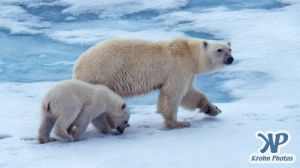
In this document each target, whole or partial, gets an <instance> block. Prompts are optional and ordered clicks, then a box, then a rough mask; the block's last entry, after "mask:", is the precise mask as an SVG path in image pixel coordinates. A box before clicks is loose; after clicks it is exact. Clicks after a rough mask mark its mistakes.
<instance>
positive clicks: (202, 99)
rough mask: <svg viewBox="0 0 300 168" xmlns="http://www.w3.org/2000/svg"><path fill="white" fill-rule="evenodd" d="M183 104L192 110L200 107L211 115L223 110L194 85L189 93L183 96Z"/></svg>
mask: <svg viewBox="0 0 300 168" xmlns="http://www.w3.org/2000/svg"><path fill="white" fill-rule="evenodd" d="M181 105H182V106H183V107H185V108H188V109H191V110H194V109H196V108H200V109H201V111H203V112H204V113H205V114H207V115H210V116H216V115H218V114H219V113H221V112H222V111H221V110H220V109H219V108H218V107H217V106H215V105H213V104H212V103H211V102H210V101H208V99H207V98H206V96H205V95H204V94H203V93H201V92H199V91H198V90H196V89H195V88H194V87H193V86H190V87H189V89H188V91H187V93H186V94H185V95H184V96H183V98H182V101H181Z"/></svg>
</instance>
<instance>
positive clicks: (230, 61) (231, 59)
mask: <svg viewBox="0 0 300 168" xmlns="http://www.w3.org/2000/svg"><path fill="white" fill-rule="evenodd" d="M233 60H234V59H233V57H229V58H228V59H227V60H226V62H225V64H227V65H229V64H231V63H232V62H233Z"/></svg>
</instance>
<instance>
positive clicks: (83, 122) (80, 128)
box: [69, 110, 91, 141]
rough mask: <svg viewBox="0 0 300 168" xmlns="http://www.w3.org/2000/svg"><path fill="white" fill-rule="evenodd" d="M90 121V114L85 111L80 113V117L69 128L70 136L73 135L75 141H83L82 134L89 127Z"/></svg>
mask: <svg viewBox="0 0 300 168" xmlns="http://www.w3.org/2000/svg"><path fill="white" fill-rule="evenodd" d="M90 121H91V116H90V113H88V112H87V111H85V110H83V111H81V112H80V113H79V115H78V117H77V118H76V120H75V121H74V122H73V123H72V125H71V126H70V128H69V132H70V135H72V137H73V139H74V140H75V141H78V140H81V139H82V134H83V132H84V131H85V130H86V128H87V127H88V125H89V123H90Z"/></svg>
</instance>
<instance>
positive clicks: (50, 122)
mask: <svg viewBox="0 0 300 168" xmlns="http://www.w3.org/2000/svg"><path fill="white" fill-rule="evenodd" d="M42 117H43V118H42V122H41V126H40V128H39V135H38V138H37V139H38V142H39V143H40V144H43V143H47V142H49V141H53V139H52V138H50V132H51V130H52V128H53V126H54V124H55V118H54V117H51V116H48V115H47V114H43V116H42Z"/></svg>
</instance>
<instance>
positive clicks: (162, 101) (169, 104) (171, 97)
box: [158, 80, 190, 128]
mask: <svg viewBox="0 0 300 168" xmlns="http://www.w3.org/2000/svg"><path fill="white" fill-rule="evenodd" d="M182 81H184V80H182ZM184 86H185V84H178V83H176V84H174V83H168V82H167V83H165V84H164V85H163V86H162V88H161V89H160V94H159V99H158V112H159V113H161V114H162V115H163V117H164V119H165V126H166V127H167V128H183V127H189V126H190V123H189V122H186V121H177V111H178V106H179V104H180V102H181V100H182V97H183V95H184V93H185V91H186V89H185V88H184Z"/></svg>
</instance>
